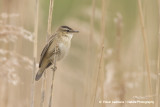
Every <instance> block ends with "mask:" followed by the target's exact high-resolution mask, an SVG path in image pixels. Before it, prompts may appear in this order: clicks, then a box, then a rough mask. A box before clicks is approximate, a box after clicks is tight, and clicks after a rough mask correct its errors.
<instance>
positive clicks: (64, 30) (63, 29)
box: [57, 26, 79, 37]
mask: <svg viewBox="0 0 160 107" xmlns="http://www.w3.org/2000/svg"><path fill="white" fill-rule="evenodd" d="M78 32H79V31H76V30H73V29H72V28H70V27H68V26H60V27H59V28H58V29H57V33H59V34H60V35H61V36H65V37H70V36H72V35H73V34H74V33H78Z"/></svg>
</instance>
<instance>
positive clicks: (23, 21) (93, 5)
mask: <svg viewBox="0 0 160 107" xmlns="http://www.w3.org/2000/svg"><path fill="white" fill-rule="evenodd" d="M140 1H141V3H142V10H143V15H144V19H143V20H144V23H145V33H146V35H147V37H146V38H147V40H146V41H147V46H148V51H147V52H148V55H149V57H148V59H149V60H148V62H149V65H148V66H149V71H150V78H149V76H148V73H147V67H148V66H146V58H145V55H146V51H145V48H144V47H145V46H144V40H143V36H142V29H141V24H140V14H139V7H138V0H106V1H105V2H104V0H54V8H53V19H52V33H54V31H55V30H56V29H57V27H59V26H61V25H67V26H70V27H71V28H73V29H76V30H79V31H80V33H79V34H76V35H75V36H74V38H73V39H72V45H71V49H70V52H69V54H68V56H67V57H66V58H65V59H64V60H63V61H61V62H58V63H57V67H58V69H57V71H56V73H55V78H54V88H53V107H159V106H160V104H159V105H158V100H159V101H160V99H159V96H160V86H159V81H158V79H159V78H160V77H159V75H160V73H158V72H160V71H159V62H158V60H159V59H158V55H159V54H158V52H159V50H158V48H159V45H158V40H159V38H158V29H159V14H158V9H159V7H158V0H140ZM104 3H105V5H104ZM35 6H36V2H35V0H0V107H29V106H30V105H31V89H32V88H33V87H32V75H33V32H34V24H35V22H34V21H35ZM48 13H49V0H39V16H38V19H39V21H38V24H39V25H38V49H37V50H38V53H37V67H38V62H39V56H40V54H41V51H42V49H43V47H44V45H45V43H46V36H47V21H48ZM103 29H104V30H103ZM103 36H104V39H103ZM103 41H104V48H103V45H101V43H103ZM51 76H52V70H51V69H50V68H49V69H47V72H46V77H47V79H46V86H45V87H46V89H45V98H44V107H48V102H49V96H50V90H51V88H50V87H51ZM149 79H150V80H151V86H149V85H148V84H149V82H148V80H149ZM42 87H43V86H42V79H41V80H40V81H38V82H35V88H34V89H35V94H34V107H40V102H41V100H42V99H41V96H42V95H41V89H42ZM150 89H152V92H151V93H150ZM103 100H104V101H137V100H140V101H153V102H154V104H144V103H142V104H133V103H132V104H128V103H125V104H120V103H117V104H105V103H99V101H103Z"/></svg>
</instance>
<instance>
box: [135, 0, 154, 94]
mask: <svg viewBox="0 0 160 107" xmlns="http://www.w3.org/2000/svg"><path fill="white" fill-rule="evenodd" d="M138 7H139V14H140V22H141V31H142V36H143V43H144V51H145V52H144V54H145V63H146V70H147V75H148V87H149V94H150V95H152V82H151V76H150V74H151V73H150V64H149V55H148V54H149V53H148V51H149V50H148V40H147V34H146V30H145V24H144V16H143V10H142V4H141V0H138Z"/></svg>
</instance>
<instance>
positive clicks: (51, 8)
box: [47, 0, 54, 36]
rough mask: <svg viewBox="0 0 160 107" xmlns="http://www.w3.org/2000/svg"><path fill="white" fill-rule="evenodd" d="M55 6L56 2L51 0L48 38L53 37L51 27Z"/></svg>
mask: <svg viewBox="0 0 160 107" xmlns="http://www.w3.org/2000/svg"><path fill="white" fill-rule="evenodd" d="M53 5H54V0H50V5H49V16H48V29H47V33H48V36H50V35H51V28H52V26H51V25H52V13H53Z"/></svg>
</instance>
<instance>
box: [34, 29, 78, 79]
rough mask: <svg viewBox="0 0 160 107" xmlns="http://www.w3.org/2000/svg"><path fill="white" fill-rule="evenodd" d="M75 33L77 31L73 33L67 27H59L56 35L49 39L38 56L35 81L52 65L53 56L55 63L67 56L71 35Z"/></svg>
mask: <svg viewBox="0 0 160 107" xmlns="http://www.w3.org/2000/svg"><path fill="white" fill-rule="evenodd" d="M77 32H78V31H75V30H73V29H72V28H70V27H68V26H60V27H59V28H58V29H57V31H56V33H55V34H54V35H52V36H51V37H50V38H49V40H48V42H47V44H46V45H45V47H44V49H43V51H42V53H41V56H40V62H39V70H38V72H37V74H36V78H35V80H36V81H38V80H39V79H40V78H41V76H42V74H43V72H44V71H45V69H46V68H48V67H49V66H51V65H52V62H54V56H55V54H56V61H59V60H61V59H62V58H64V57H65V56H66V55H67V53H68V51H69V48H70V44H71V39H72V36H73V33H77ZM55 49H56V52H55Z"/></svg>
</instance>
